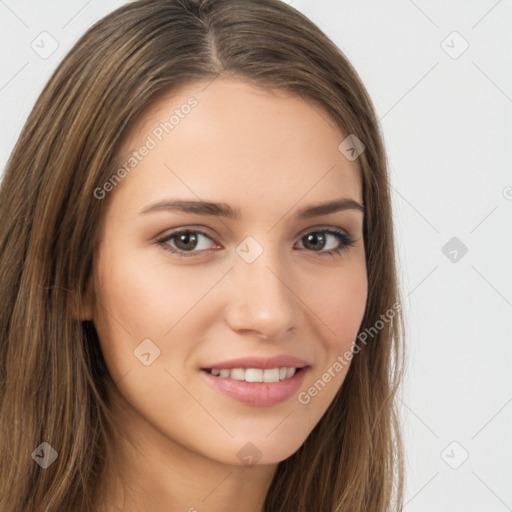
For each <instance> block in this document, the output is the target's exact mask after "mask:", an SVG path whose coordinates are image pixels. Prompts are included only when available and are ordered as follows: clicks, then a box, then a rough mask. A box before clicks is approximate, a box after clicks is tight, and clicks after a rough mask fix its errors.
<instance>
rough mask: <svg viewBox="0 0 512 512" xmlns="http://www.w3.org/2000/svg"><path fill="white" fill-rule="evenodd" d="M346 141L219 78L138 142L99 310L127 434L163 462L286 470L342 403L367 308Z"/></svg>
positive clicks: (110, 238) (305, 105)
mask: <svg viewBox="0 0 512 512" xmlns="http://www.w3.org/2000/svg"><path fill="white" fill-rule="evenodd" d="M187 105H188V106H187ZM347 135H348V134H345V133H343V132H342V131H340V130H339V128H337V127H336V125H335V123H334V122H333V120H332V119H331V118H330V117H329V116H328V114H327V112H326V111H325V110H323V109H322V108H321V107H320V106H319V105H316V104H313V103H312V102H306V101H305V100H303V99H301V98H299V97H296V96H292V95H287V94H284V93H283V92H280V93H278V92H271V91H269V90H261V89H259V88H256V87H255V86H253V85H249V84H248V83H245V82H243V81H238V80H235V79H223V78H217V79H216V80H214V81H213V82H212V83H210V84H208V83H206V82H205V83H195V84H192V85H188V86H186V87H184V88H182V89H180V90H179V91H174V92H173V93H172V94H169V95H167V96H166V97H163V98H161V99H160V100H159V101H158V103H156V104H155V105H153V106H152V107H151V109H150V110H149V111H148V112H147V113H146V114H145V115H144V116H143V119H141V120H139V121H138V123H137V124H136V125H135V126H134V127H133V129H132V130H131V132H130V134H129V137H128V138H127V139H126V140H125V142H124V145H123V148H122V152H121V154H120V162H121V164H123V163H125V162H128V165H127V166H126V167H125V172H122V171H120V172H118V174H117V176H118V177H119V178H120V179H115V180H111V182H110V184H106V185H105V186H104V187H102V189H101V190H102V191H101V192H99V191H98V192H97V196H98V197H99V199H98V200H104V201H107V203H106V204H105V206H106V210H105V215H104V218H103V223H102V226H101V232H100V244H99V248H98V253H97V255H96V261H95V267H94V280H93V283H94V286H93V294H92V299H91V300H90V302H89V304H88V305H87V307H86V310H85V311H86V312H87V313H86V316H88V317H90V318H92V320H93V321H94V324H95V326H96V329H97V332H98V335H99V338H100V343H101V348H102V351H103V353H104V356H105V360H106V363H107V366H108V368H109V371H110V373H111V376H112V379H113V380H114V382H115V383H116V385H115V387H113V388H112V389H110V399H111V402H112V403H117V404H120V405H121V407H122V410H123V411H124V414H125V415H124V420H123V425H124V426H126V427H129V426H130V424H132V425H135V424H137V425H139V427H140V428H144V431H145V439H146V440H147V441H148V442H153V443H154V444H155V445H156V444H158V449H159V450H167V449H169V450H170V449H171V448H172V447H176V446H179V447H180V449H183V450H186V451H187V452H190V453H194V455H195V456H197V455H199V456H201V457H206V458H208V459H210V460H213V461H218V462H221V463H225V464H236V465H241V464H246V463H247V462H248V461H249V463H250V461H253V462H256V463H258V464H271V463H276V462H279V461H281V460H283V459H285V458H287V457H289V456H290V455H292V454H293V453H294V452H295V451H296V450H297V449H298V448H299V447H300V445H301V444H302V443H303V442H304V441H305V439H306V437H307V436H308V434H309V433H310V432H311V430H312V429H313V428H314V426H315V425H316V424H317V423H318V421H319V420H320V419H321V417H322V415H323V414H324V413H325V411H326V409H327V408H328V406H329V404H330V403H331V402H332V400H333V399H334V397H335V395H336V393H337V391H338V390H339V389H340V387H341V385H342V383H343V380H344V378H345V376H346V373H347V370H348V367H349V364H350V361H349V360H348V361H347V360H344V363H343V364H341V363H340V362H339V361H340V356H342V355H343V354H344V353H345V352H347V351H350V350H351V348H352V345H353V342H354V340H355V338H356V336H357V332H358V328H359V326H360V323H361V320H362V318H363V314H364V310H365V305H366V298H367V276H366V264H365V248H364V241H363V231H362V229H363V213H362V211H361V210H360V209H358V208H357V207H355V206H354V204H355V203H359V204H362V182H361V176H360V174H359V172H360V171H359V169H358V167H357V162H356V161H349V160H348V159H347V158H346V157H345V156H344V155H343V154H342V153H341V152H340V151H339V150H338V146H339V145H340V143H341V142H342V141H343V140H344V139H345V138H346V137H347ZM144 148H145V149H144ZM134 151H135V152H136V155H135V156H134ZM130 156H132V159H131V160H129V159H130ZM102 197H103V198H102ZM342 200H349V201H345V203H341V204H342V205H343V204H344V205H345V208H342V207H340V204H338V205H337V207H331V208H328V209H326V208H323V209H322V208H315V207H320V206H321V205H325V204H327V203H332V202H338V201H342ZM350 200H351V201H352V202H353V203H351V202H350ZM262 380H263V382H261V381H262ZM135 419H136V420H135ZM132 420H133V421H132ZM139 427H137V428H139Z"/></svg>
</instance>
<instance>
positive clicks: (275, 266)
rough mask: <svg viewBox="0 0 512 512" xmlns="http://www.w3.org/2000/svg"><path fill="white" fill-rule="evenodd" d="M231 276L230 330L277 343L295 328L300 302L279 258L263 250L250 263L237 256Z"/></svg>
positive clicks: (228, 312)
mask: <svg viewBox="0 0 512 512" xmlns="http://www.w3.org/2000/svg"><path fill="white" fill-rule="evenodd" d="M288 270H289V267H288ZM230 274H231V276H230V280H231V285H230V287H229V293H230V298H229V305H228V307H227V311H226V321H227V323H228V324H229V326H230V327H231V329H233V330H235V331H237V332H239V333H252V334H254V335H255V336H258V337H260V338H265V339H268V340H276V341H277V340H279V339H281V338H283V337H284V336H285V335H287V334H289V332H290V331H291V330H292V329H293V328H295V327H297V322H298V319H299V314H300V308H299V304H300V301H299V299H298V298H297V295H296V294H295V293H294V291H293V288H292V285H291V283H290V276H289V274H290V272H289V271H288V272H286V271H284V269H283V265H282V264H281V263H280V262H279V257H278V256H276V255H271V254H270V251H269V250H265V251H263V253H262V254H261V255H260V256H259V257H258V258H257V259H256V261H253V262H252V263H247V262H246V261H244V260H243V259H241V258H238V256H236V258H235V263H234V268H233V270H232V271H231V272H230Z"/></svg>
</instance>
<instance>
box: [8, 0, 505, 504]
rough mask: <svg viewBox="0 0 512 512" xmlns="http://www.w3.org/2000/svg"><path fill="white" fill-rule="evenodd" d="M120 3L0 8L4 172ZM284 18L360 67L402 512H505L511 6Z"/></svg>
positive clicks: (95, 0)
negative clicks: (393, 337) (390, 214)
mask: <svg viewBox="0 0 512 512" xmlns="http://www.w3.org/2000/svg"><path fill="white" fill-rule="evenodd" d="M123 3H125V2H122V1H115V0H111V1H103V0H102V1H99V0H89V1H78V0H73V1H64V0H52V1H51V2H45V3H44V5H43V4H42V3H41V2H37V1H35V0H33V1H29V0H17V1H15V0H0V48H1V61H0V62H1V67H0V115H1V119H2V123H1V124H0V141H1V145H0V169H3V167H4V165H5V162H6V161H7V158H8V156H9V154H10V152H11V150H12V147H13V145H14V143H15V141H16V138H17V136H18V134H19V132H20V130H21V128H22V125H23V123H24V121H25V119H26V117H27V115H28V113H29V111H30V109H31V108H32V106H33V104H34V101H35V100H36V98H37V96H38V95H39V93H40V91H41V89H42V87H43V86H44V84H45V82H46V80H47V79H48V77H49V75H50V73H51V72H52V71H53V69H54V68H55V67H56V65H57V64H58V62H59V61H60V60H61V59H62V58H63V57H64V55H65V53H66V52H67V51H68V50H69V49H70V47H71V46H72V44H73V43H74V42H75V41H76V40H77V39H78V37H79V36H80V35H81V34H82V33H83V32H84V31H85V30H86V29H87V28H88V27H89V26H90V25H92V23H93V22H94V21H96V20H97V19H99V18H100V17H102V16H103V15H104V14H106V13H107V12H110V11H111V10H113V9H114V8H116V7H118V6H120V5H122V4H123ZM287 3H289V4H291V5H293V6H294V7H296V8H297V9H299V10H300V11H302V12H303V13H304V14H306V15H307V16H308V17H310V18H311V19H312V20H313V21H314V22H316V23H317V24H318V25H319V26H320V28H322V29H323V30H324V31H325V32H326V33H327V34H328V35H329V36H330V37H331V38H332V39H333V40H334V41H335V43H336V44H337V45H338V46H339V47H340V48H341V49H342V50H343V52H344V53H345V54H346V55H347V57H348V58H349V59H350V61H351V62H352V63H353V64H354V66H355V68H356V69H357V71H358V72H359V74H360V76H361V78H362V79H363V82H364V83H365V85H366V87H367V88H368V91H369V93H370V95H371V97H372V99H373V101H374V103H375V107H376V109H377V115H378V117H379V121H380V123H381V129H382V132H383V135H384V139H385V144H386V147H387V151H388V156H389V165H390V172H391V182H392V190H393V206H394V211H395V222H396V234H397V240H396V245H397V250H398V255H399V269H400V275H401V280H402V291H403V296H404V304H403V307H404V310H405V313H406V318H407V330H408V339H407V345H408V354H409V356H408V360H409V362H408V372H407V375H406V379H405V381H404V387H403V390H402V396H401V411H402V417H403V424H404V434H405V441H406V450H407V454H406V455H407V493H406V500H405V501H406V506H405V508H404V510H405V511H406V512H413V511H415V512H438V511H439V512H446V511H448V510H449V511H451V512H459V511H460V512H477V511H480V512H482V511H485V512H494V511H495V512H501V511H506V510H512V486H511V482H512V440H511V434H510V432H512V429H511V426H512V403H511V402H512V378H511V370H510V366H511V362H512V357H511V356H512V345H511V340H512V314H511V313H512V243H511V241H510V238H511V232H512V230H511V222H510V221H511V220H512V172H511V169H512V167H511V163H512V137H511V136H512V1H511V0H501V1H498V2H496V1H495V0H491V1H483V0H482V1H472V2H463V1H452V2H442V1H440V0H436V1H430V2H427V1H426V0H424V1H419V0H418V1H416V2H414V1H412V0H393V1H388V2H378V1H377V0H373V1H359V2H356V1H355V0H352V1H335V0H319V1H313V0H292V1H288V2H287ZM42 32H47V33H48V34H49V35H46V34H43V35H41V33H42ZM454 32H457V33H458V34H454ZM52 45H53V46H55V45H58V47H57V48H56V49H55V51H53V53H51V54H50V55H46V54H45V53H44V52H47V53H50V52H51V51H52V50H53V48H52ZM466 45H468V47H467V49H465V47H466ZM464 49H465V50H464ZM454 237H455V238H454ZM452 239H453V240H452ZM446 244H448V245H446ZM464 247H466V249H467V253H464V251H465V249H464Z"/></svg>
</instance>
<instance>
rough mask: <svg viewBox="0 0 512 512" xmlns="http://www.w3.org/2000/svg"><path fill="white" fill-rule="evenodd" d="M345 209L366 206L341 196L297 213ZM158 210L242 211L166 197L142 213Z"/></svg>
mask: <svg viewBox="0 0 512 512" xmlns="http://www.w3.org/2000/svg"><path fill="white" fill-rule="evenodd" d="M343 210H357V211H360V212H362V213H363V214H364V206H363V205H362V204H359V203H358V202H357V201H355V200H354V199H350V198H341V199H335V200H334V201H329V202H328V203H322V204H316V205H311V206H306V207H304V208H302V209H300V210H299V211H298V212H297V213H296V217H297V218H298V219H310V218H312V217H319V216H321V215H328V214H329V213H335V212H339V211H343ZM157 211H178V212H183V213H194V214H196V215H212V216H213V215H215V216H220V217H226V218H228V219H239V218H240V217H241V212H240V209H239V208H232V207H231V206H229V205H228V204H226V203H213V202H208V201H195V200H194V201H190V200H173V199H165V200H163V201H158V202H156V203H152V204H150V205H149V206H147V207H146V208H144V209H143V210H142V211H141V212H140V213H141V214H146V213H150V212H157Z"/></svg>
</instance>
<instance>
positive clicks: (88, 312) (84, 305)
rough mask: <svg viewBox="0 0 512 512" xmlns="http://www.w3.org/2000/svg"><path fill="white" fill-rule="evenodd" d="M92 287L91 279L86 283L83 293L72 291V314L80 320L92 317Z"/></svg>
mask: <svg viewBox="0 0 512 512" xmlns="http://www.w3.org/2000/svg"><path fill="white" fill-rule="evenodd" d="M93 304H94V287H93V283H92V279H91V280H89V282H88V283H87V289H86V292H85V294H84V295H81V294H80V292H76V291H75V292H73V293H72V306H71V307H72V310H73V316H74V317H75V318H76V319H77V320H80V321H82V322H83V321H85V320H92V319H93V311H94V308H93Z"/></svg>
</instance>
